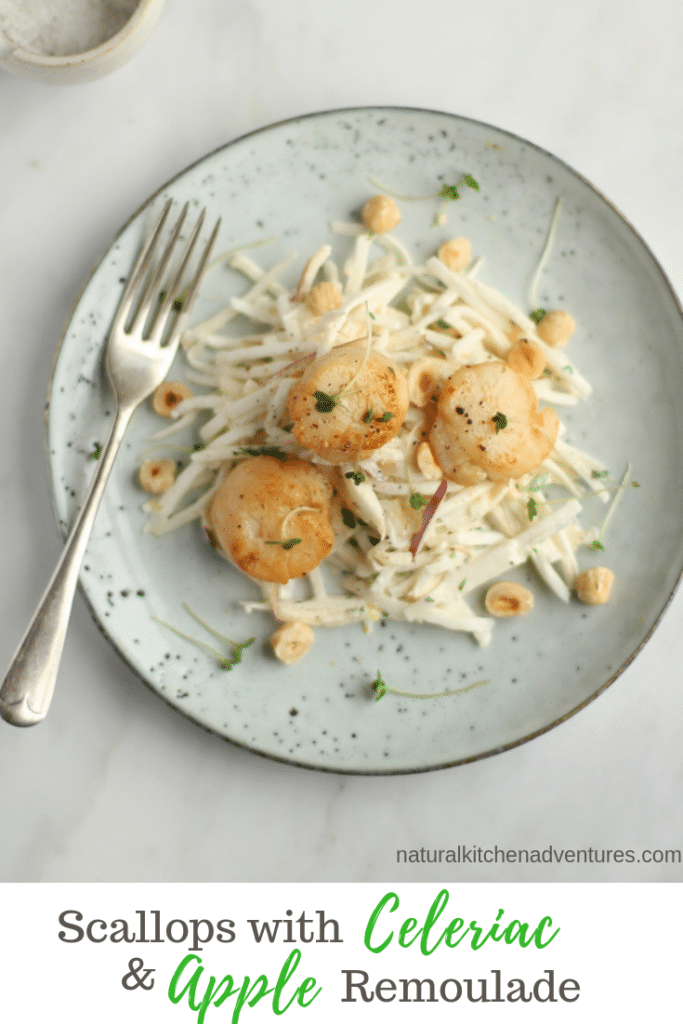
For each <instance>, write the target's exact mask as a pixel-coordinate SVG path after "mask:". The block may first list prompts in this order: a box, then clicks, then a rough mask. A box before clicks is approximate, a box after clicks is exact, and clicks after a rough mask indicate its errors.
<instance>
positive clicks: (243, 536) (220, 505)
mask: <svg viewBox="0 0 683 1024" xmlns="http://www.w3.org/2000/svg"><path fill="white" fill-rule="evenodd" d="M331 501H332V487H331V485H330V484H329V483H328V482H327V480H326V479H325V477H324V476H323V475H322V473H320V472H319V470H317V469H316V468H315V466H313V465H311V463H310V462H303V461H302V460H300V459H289V460H287V461H284V462H282V461H280V460H279V459H275V458H272V457H271V456H269V455H259V456H257V457H256V458H253V459H246V460H245V461H244V462H240V463H239V464H238V465H237V466H235V468H234V469H233V470H232V471H231V472H230V473H229V474H228V476H227V477H226V478H225V480H224V481H223V483H222V484H221V486H220V487H219V489H218V490H217V491H216V493H215V495H214V496H213V498H212V500H211V502H210V504H209V507H208V510H207V513H206V525H207V527H208V529H209V531H210V532H211V534H212V536H213V537H214V538H215V541H216V543H217V544H218V546H219V547H220V548H221V549H222V551H224V552H225V554H226V555H228V557H229V558H230V559H231V560H232V561H233V562H234V563H235V565H237V566H238V567H239V568H240V569H241V570H242V571H243V572H245V573H246V574H247V575H248V576H252V577H253V578H254V579H257V580H263V581H266V582H271V583H287V582H288V581H289V580H290V579H295V578H296V577H299V576H305V575H306V573H308V572H310V571H311V570H312V569H314V568H315V567H316V566H317V565H319V564H320V562H322V560H323V559H324V558H325V557H326V556H327V555H329V553H330V551H331V550H332V547H333V545H334V534H333V532H332V526H331V523H330V503H331Z"/></svg>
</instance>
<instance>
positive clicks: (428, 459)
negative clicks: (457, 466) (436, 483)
mask: <svg viewBox="0 0 683 1024" xmlns="http://www.w3.org/2000/svg"><path fill="white" fill-rule="evenodd" d="M415 461H416V462H417V468H418V469H419V470H420V472H421V473H422V475H423V476H426V477H427V479H428V480H440V479H441V477H442V476H443V470H442V468H441V466H439V465H438V464H437V462H436V460H435V459H434V455H433V452H432V449H431V448H430V447H429V444H428V443H427V441H421V442H420V444H419V445H418V446H417V453H416V455H415Z"/></svg>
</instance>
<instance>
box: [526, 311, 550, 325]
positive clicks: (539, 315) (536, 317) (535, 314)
mask: <svg viewBox="0 0 683 1024" xmlns="http://www.w3.org/2000/svg"><path fill="white" fill-rule="evenodd" d="M545 314H546V310H545V309H533V310H532V311H531V313H529V319H530V320H533V322H534V323H535V324H537V323H538V322H539V321H540V320H542V319H543V317H544V316H545Z"/></svg>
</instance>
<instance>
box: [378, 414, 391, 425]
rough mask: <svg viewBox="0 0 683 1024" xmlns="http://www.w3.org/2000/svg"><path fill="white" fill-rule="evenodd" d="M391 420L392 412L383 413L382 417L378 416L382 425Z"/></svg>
mask: <svg viewBox="0 0 683 1024" xmlns="http://www.w3.org/2000/svg"><path fill="white" fill-rule="evenodd" d="M393 418H394V414H393V412H383V413H382V415H381V416H380V420H381V421H382V423H388V422H389V420H393Z"/></svg>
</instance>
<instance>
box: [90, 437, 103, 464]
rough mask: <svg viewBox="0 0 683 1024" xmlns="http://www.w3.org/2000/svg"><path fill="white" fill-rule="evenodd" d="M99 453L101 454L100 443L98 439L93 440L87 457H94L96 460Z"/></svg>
mask: <svg viewBox="0 0 683 1024" xmlns="http://www.w3.org/2000/svg"><path fill="white" fill-rule="evenodd" d="M101 454H102V445H101V444H100V442H99V441H94V442H93V448H92V451H91V452H90V453H89V455H88V458H89V459H94V460H95V462H97V460H98V459H99V457H100V455H101Z"/></svg>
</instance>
